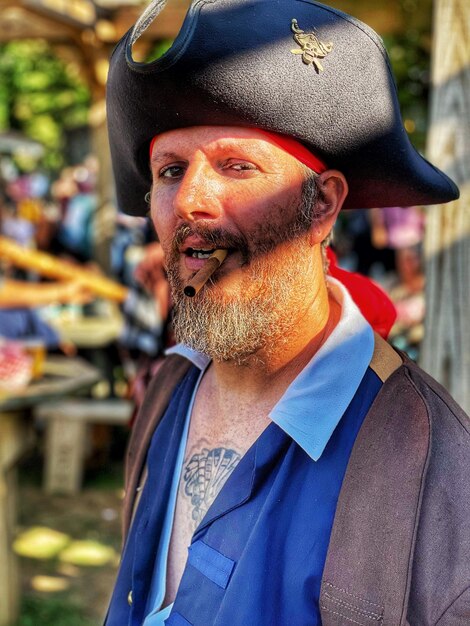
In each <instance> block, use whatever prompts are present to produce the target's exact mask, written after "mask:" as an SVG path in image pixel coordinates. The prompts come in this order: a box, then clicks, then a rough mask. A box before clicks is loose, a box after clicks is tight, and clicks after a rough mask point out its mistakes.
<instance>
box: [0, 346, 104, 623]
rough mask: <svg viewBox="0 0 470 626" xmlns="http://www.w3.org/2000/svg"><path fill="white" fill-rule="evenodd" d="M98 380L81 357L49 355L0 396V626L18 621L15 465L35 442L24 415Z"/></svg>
mask: <svg viewBox="0 0 470 626" xmlns="http://www.w3.org/2000/svg"><path fill="white" fill-rule="evenodd" d="M100 377H101V374H100V372H99V370H98V369H96V368H95V367H93V366H92V365H90V364H88V363H87V362H86V361H84V360H83V359H78V358H72V357H60V356H57V357H49V358H48V359H47V360H46V363H45V369H44V376H43V377H42V378H41V379H40V380H38V381H33V382H32V383H30V384H29V385H28V386H27V387H26V388H25V389H23V390H19V391H15V392H13V393H2V394H1V395H0V626H11V625H12V624H14V623H15V622H16V620H17V619H18V612H19V598H20V580H19V571H18V563H17V559H16V556H15V554H14V552H13V550H12V540H13V536H14V532H15V527H16V499H17V471H16V464H17V462H18V460H19V458H20V457H21V455H22V454H24V452H25V450H27V449H28V447H30V446H31V445H32V443H33V429H32V422H31V420H28V411H29V409H31V408H32V407H34V406H37V405H38V404H41V403H42V402H45V401H50V400H52V399H54V398H58V397H62V396H64V395H73V394H77V393H78V392H79V391H82V390H86V389H89V388H90V387H91V386H92V385H93V384H94V383H95V382H97V381H98V380H99V379H100Z"/></svg>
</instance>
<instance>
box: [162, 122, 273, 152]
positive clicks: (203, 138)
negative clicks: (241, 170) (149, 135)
mask: <svg viewBox="0 0 470 626" xmlns="http://www.w3.org/2000/svg"><path fill="white" fill-rule="evenodd" d="M268 143H270V142H269V140H268V139H267V137H266V135H265V134H263V133H262V132H261V131H259V130H257V129H255V128H243V127H239V126H191V127H189V128H178V129H175V130H171V131H168V132H166V133H162V134H161V135H158V136H156V137H155V138H154V140H153V142H152V153H154V154H155V153H157V154H158V155H160V154H164V153H166V152H174V151H175V148H177V147H184V146H192V145H201V146H214V147H219V146H220V147H237V146H240V147H243V146H248V145H257V144H258V145H261V144H268Z"/></svg>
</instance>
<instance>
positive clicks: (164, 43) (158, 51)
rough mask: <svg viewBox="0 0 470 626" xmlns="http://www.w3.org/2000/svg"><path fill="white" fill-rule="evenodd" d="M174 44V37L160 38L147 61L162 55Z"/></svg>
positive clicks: (149, 61)
mask: <svg viewBox="0 0 470 626" xmlns="http://www.w3.org/2000/svg"><path fill="white" fill-rule="evenodd" d="M172 45H173V39H160V41H157V42H155V44H154V45H153V47H152V49H151V50H150V52H149V54H148V55H147V57H146V59H145V63H151V62H152V61H156V59H159V58H160V57H162V56H163V55H164V54H165V52H167V51H168V50H169V49H170V48H171V46H172Z"/></svg>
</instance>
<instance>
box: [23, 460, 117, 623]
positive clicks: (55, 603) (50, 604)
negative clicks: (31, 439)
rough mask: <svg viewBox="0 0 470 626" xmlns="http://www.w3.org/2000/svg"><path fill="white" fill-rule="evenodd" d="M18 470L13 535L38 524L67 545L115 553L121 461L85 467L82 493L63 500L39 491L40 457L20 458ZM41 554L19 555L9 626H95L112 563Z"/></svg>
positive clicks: (108, 590)
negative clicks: (18, 593) (15, 613)
mask: <svg viewBox="0 0 470 626" xmlns="http://www.w3.org/2000/svg"><path fill="white" fill-rule="evenodd" d="M19 469H20V472H19V479H20V480H19V494H18V520H17V533H16V536H17V537H21V535H22V533H25V532H26V533H27V532H28V530H31V529H32V528H34V527H37V526H39V527H42V528H44V529H46V530H47V529H50V530H51V531H53V532H54V531H58V532H60V533H64V534H65V535H67V537H69V539H70V542H71V543H70V546H73V545H74V544H73V542H75V544H76V545H79V546H80V545H82V544H83V542H85V543H84V545H85V546H88V548H89V546H90V545H93V546H94V545H95V543H98V544H100V546H101V545H104V546H105V547H106V548H108V549H112V550H114V552H115V553H116V554H118V553H119V552H120V546H121V530H120V526H121V523H120V510H121V505H122V502H121V491H122V474H123V468H122V462H114V461H108V462H105V463H103V464H101V466H97V467H89V468H88V471H87V473H86V477H85V481H84V486H83V489H82V490H81V491H80V493H78V494H77V495H75V496H69V497H66V496H60V495H49V494H45V493H44V492H43V490H42V488H41V476H42V470H43V466H42V458H41V457H40V456H38V455H33V456H32V457H30V458H28V459H24V460H23V462H22V463H21V465H20V468H19ZM46 556H47V555H46ZM46 556H44V558H39V557H36V558H32V556H31V555H29V556H28V555H27V553H25V554H24V556H22V557H19V566H20V572H21V580H22V598H21V607H20V617H19V619H18V621H17V623H16V624H14V626H101V625H102V623H103V618H104V615H105V614H106V608H107V605H108V602H109V597H110V594H111V590H112V588H113V585H114V581H115V577H116V570H117V560H116V559H115V558H114V559H113V560H111V561H110V562H106V563H102V564H101V563H91V562H89V559H88V560H85V561H84V560H83V559H81V560H76V559H75V560H68V561H64V560H62V559H60V558H59V557H60V555H59V554H58V555H55V556H54V555H50V556H49V557H47V558H46ZM61 584H62V585H63V586H62V588H61Z"/></svg>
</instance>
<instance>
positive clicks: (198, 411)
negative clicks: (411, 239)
mask: <svg viewBox="0 0 470 626" xmlns="http://www.w3.org/2000/svg"><path fill="white" fill-rule="evenodd" d="M162 4H163V3H162V2H153V3H152V4H151V5H150V7H149V9H148V10H147V11H146V12H145V13H144V15H143V17H142V18H141V20H140V21H139V23H138V24H137V25H136V27H135V28H134V29H133V30H132V31H131V32H129V33H128V34H127V35H126V36H125V37H124V39H123V40H122V41H121V43H120V44H119V45H118V47H117V49H116V50H115V52H114V54H113V58H112V62H111V68H110V74H109V85H108V114H109V131H110V142H111V149H112V155H113V163H114V171H115V177H116V184H117V192H118V200H119V203H120V205H121V207H122V208H123V209H126V210H128V211H131V212H132V211H133V212H139V211H140V212H143V211H145V210H146V209H147V208H148V207H146V205H145V202H144V196H145V197H146V200H147V201H148V202H149V203H150V215H151V218H152V220H153V222H154V225H155V227H156V230H157V233H158V236H159V238H160V241H161V244H162V246H163V250H164V252H165V257H166V265H167V271H168V277H169V280H170V284H171V288H172V294H173V299H174V307H175V320H174V324H175V332H176V335H177V339H178V340H179V341H180V342H181V343H180V344H179V345H178V346H177V347H176V348H174V349H172V350H171V351H170V352H171V354H170V355H169V356H168V357H167V359H166V362H165V363H164V365H163V366H162V368H161V370H160V372H159V373H158V374H157V375H156V377H155V378H154V380H153V381H152V382H151V384H150V386H149V389H148V392H147V396H146V398H145V400H144V403H143V406H142V409H141V411H140V415H139V417H138V420H137V423H136V425H135V428H134V431H133V437H132V440H131V442H130V446H129V453H128V474H127V480H126V502H125V532H126V543H125V547H124V553H123V559H122V563H121V566H120V571H119V574H118V579H117V583H116V587H115V590H114V593H113V597H112V600H111V604H110V608H109V612H108V617H107V622H106V623H107V625H108V626H115V625H116V626H117V625H119V626H122V625H123V624H132V625H139V626H140V625H141V624H144V625H145V626H155V625H156V624H163V623H165V624H167V625H188V624H189V625H191V624H192V625H194V626H199V625H204V626H208V625H222V624H224V625H228V624H230V625H231V626H238V625H247V624H250V625H251V624H256V625H258V626H261V625H263V626H264V625H265V626H273V625H286V624H294V625H295V626H302V625H307V624H308V625H314V624H323V625H324V626H334V625H338V624H360V625H366V624H374V623H378V624H383V625H384V626H385V625H386V626H401V625H403V626H404V625H405V624H410V625H412V626H415V625H420V626H421V625H423V626H424V625H431V624H433V625H437V624H439V626H444V625H453V626H454V625H459V626H460V625H462V626H463V624H468V623H469V619H470V568H469V558H468V557H469V549H470V528H469V524H468V513H469V511H468V508H469V504H468V502H469V495H470V494H469V486H468V473H469V469H470V467H469V465H470V461H469V458H470V457H469V452H470V448H469V428H468V423H467V418H466V417H465V415H464V414H463V413H462V411H461V410H460V409H459V408H458V407H457V406H456V405H455V403H454V402H453V401H452V400H451V399H450V398H449V396H448V395H447V394H446V392H445V391H444V390H443V389H442V388H441V387H440V386H439V385H438V384H437V383H436V382H434V381H432V380H430V379H429V378H428V377H427V376H426V375H425V374H424V373H423V372H421V371H420V370H419V368H417V367H416V366H415V365H414V364H413V363H411V362H409V361H408V360H407V359H406V357H405V356H403V355H398V354H397V353H396V352H395V351H394V350H393V349H392V348H390V346H388V345H387V344H386V343H385V342H383V341H382V340H380V338H378V337H377V336H376V337H374V334H373V331H372V329H371V327H370V326H369V325H368V323H367V322H366V321H365V319H364V318H363V317H362V315H361V314H360V312H359V311H358V309H357V308H356V306H355V305H354V303H353V302H352V300H351V297H350V296H349V294H348V292H347V290H346V289H344V288H343V287H342V286H341V284H339V283H338V282H336V281H334V280H333V279H330V278H325V273H324V269H325V263H324V256H325V255H324V248H325V246H326V243H327V241H328V237H329V233H330V232H331V229H332V227H333V224H334V221H335V219H336V216H337V215H338V212H339V211H340V210H341V208H357V207H374V206H392V205H403V206H407V205H408V206H409V205H416V204H426V203H428V204H429V203H435V202H446V201H449V200H452V199H455V198H456V197H457V196H458V190H457V188H456V187H455V185H454V184H453V183H452V181H450V180H449V179H448V178H447V177H446V176H445V175H444V174H443V173H442V172H440V171H438V170H436V169H435V168H434V167H433V166H432V165H430V164H429V163H427V162H426V161H425V160H424V159H423V158H422V157H421V156H420V155H419V154H417V153H416V152H415V151H414V149H413V148H412V147H411V145H410V143H409V141H408V139H407V136H406V133H405V131H404V129H403V126H402V123H401V119H400V115H399V107H398V102H397V98H396V92H395V87H394V83H393V78H392V76H391V74H390V67H389V63H388V60H387V56H386V53H385V51H384V49H383V46H382V44H381V42H380V40H379V38H378V37H377V35H376V34H375V33H373V31H371V30H370V29H369V28H368V27H367V26H365V25H364V24H362V23H360V22H358V21H357V20H355V19H354V18H351V17H350V16H347V15H345V14H343V13H340V12H338V11H336V10H334V9H331V8H329V7H326V6H323V5H320V4H318V3H316V2H310V0H282V1H281V0H278V1H276V0H270V1H269V2H265V1H263V0H254V1H253V0H215V1H214V0H202V1H201V0H195V1H194V2H193V3H192V4H191V7H190V9H189V11H188V14H187V17H186V20H185V22H184V24H183V26H182V29H181V32H180V34H179V35H178V37H177V38H176V40H175V42H174V44H173V46H172V47H171V49H170V50H169V51H168V53H167V54H166V55H164V56H163V57H162V58H161V59H158V60H156V61H153V62H151V63H149V64H142V63H137V62H136V61H134V60H133V58H132V45H133V43H134V42H135V41H136V39H137V38H138V37H139V36H140V34H141V32H142V31H143V30H144V29H145V28H146V27H147V26H148V24H149V23H151V21H152V20H153V19H155V18H156V16H157V15H158V13H159V11H160V9H161V7H162ZM150 188H151V190H150V191H149V189H150ZM214 253H216V254H217V255H219V260H220V259H221V260H222V264H221V266H220V267H219V268H218V269H217V270H216V271H215V273H213V274H212V276H211V277H210V278H209V279H208V281H207V282H205V284H203V285H202V287H201V289H200V291H199V292H198V293H197V294H196V295H195V296H194V297H193V298H190V297H188V296H187V295H185V287H187V286H188V282H189V281H192V280H193V279H194V276H195V274H197V273H198V272H199V271H200V270H204V271H205V270H206V269H207V265H206V264H207V263H208V259H209V258H212V255H213V254H214ZM210 263H211V264H212V263H213V261H212V260H211V261H210ZM216 264H217V263H216ZM197 275H198V276H199V274H197ZM198 287H200V285H198ZM188 546H189V550H188Z"/></svg>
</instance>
